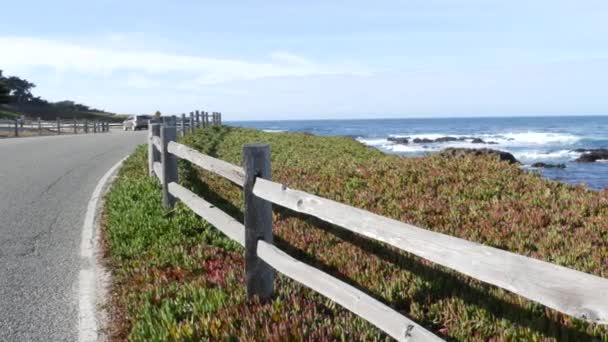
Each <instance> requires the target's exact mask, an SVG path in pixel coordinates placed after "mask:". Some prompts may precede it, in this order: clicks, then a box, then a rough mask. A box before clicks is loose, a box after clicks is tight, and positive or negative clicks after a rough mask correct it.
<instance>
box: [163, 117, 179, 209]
mask: <svg viewBox="0 0 608 342" xmlns="http://www.w3.org/2000/svg"><path fill="white" fill-rule="evenodd" d="M176 139H177V130H176V128H175V126H161V128H160V141H161V149H160V153H161V155H160V161H161V166H162V168H163V174H162V176H163V181H162V182H161V183H162V188H163V206H164V207H165V209H171V208H173V205H174V204H175V197H174V196H173V195H171V193H169V183H172V182H177V157H176V156H175V155H173V154H171V153H169V151H168V150H167V146H168V145H169V143H170V142H174V141H175V140H176Z"/></svg>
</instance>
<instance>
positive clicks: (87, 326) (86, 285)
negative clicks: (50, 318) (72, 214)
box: [78, 157, 126, 342]
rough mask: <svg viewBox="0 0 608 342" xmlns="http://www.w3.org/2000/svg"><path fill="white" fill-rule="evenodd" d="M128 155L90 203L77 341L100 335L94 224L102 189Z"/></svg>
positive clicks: (84, 236)
mask: <svg viewBox="0 0 608 342" xmlns="http://www.w3.org/2000/svg"><path fill="white" fill-rule="evenodd" d="M125 159H126V157H125V158H123V159H121V160H120V161H119V162H118V163H116V165H114V166H112V168H111V169H110V170H108V172H106V174H105V175H103V177H101V179H100V180H99V183H97V186H96V187H95V190H94V191H93V194H92V195H91V199H90V200H89V204H88V205H87V211H86V214H85V218H84V224H83V226H82V240H81V243H80V256H81V257H82V260H83V266H82V267H83V268H82V269H81V270H80V273H79V275H78V341H80V342H89V341H97V340H98V338H99V335H98V330H97V318H96V314H95V313H96V307H97V298H96V288H97V286H96V285H97V281H96V280H97V275H96V268H97V266H96V261H95V260H94V251H95V243H94V241H95V236H94V232H95V227H96V226H95V225H96V224H97V220H96V219H97V215H98V209H99V205H100V200H101V198H102V196H103V192H104V190H105V189H106V187H107V185H108V184H109V181H110V180H111V178H112V177H113V176H114V174H115V173H116V171H117V170H118V168H119V167H120V166H121V165H122V163H123V162H124V161H125Z"/></svg>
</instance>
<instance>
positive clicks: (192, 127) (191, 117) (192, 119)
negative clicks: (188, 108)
mask: <svg viewBox="0 0 608 342" xmlns="http://www.w3.org/2000/svg"><path fill="white" fill-rule="evenodd" d="M190 133H194V113H193V112H190Z"/></svg>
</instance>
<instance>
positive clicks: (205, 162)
mask: <svg viewBox="0 0 608 342" xmlns="http://www.w3.org/2000/svg"><path fill="white" fill-rule="evenodd" d="M169 153H172V154H174V155H176V156H178V157H180V158H182V159H186V160H188V161H190V162H191V163H193V164H195V165H197V166H199V167H201V168H203V169H205V170H207V171H211V172H213V173H216V174H218V175H220V176H222V177H224V178H227V179H228V180H229V181H231V182H233V183H234V184H236V185H239V186H243V184H245V171H243V168H242V167H239V166H236V165H233V164H230V163H228V162H225V161H223V160H220V159H217V158H213V157H210V156H208V155H206V154H202V153H200V152H198V151H197V150H195V149H192V148H190V147H188V146H185V145H182V144H179V143H176V142H171V143H169Z"/></svg>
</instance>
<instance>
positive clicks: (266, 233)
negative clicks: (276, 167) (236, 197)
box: [243, 144, 275, 301]
mask: <svg viewBox="0 0 608 342" xmlns="http://www.w3.org/2000/svg"><path fill="white" fill-rule="evenodd" d="M243 168H244V170H245V184H244V186H243V195H244V199H245V279H246V283H247V297H248V298H249V299H252V298H253V297H255V296H257V297H259V299H260V300H261V301H267V300H269V299H270V298H271V297H272V295H273V292H274V277H275V271H274V269H273V268H272V267H270V265H268V264H267V263H266V262H264V261H263V260H262V259H260V258H258V256H257V248H258V240H264V241H266V242H268V243H272V241H273V238H272V204H271V203H270V202H268V201H266V200H264V199H261V198H259V197H257V196H255V195H254V194H253V186H254V184H255V179H256V177H260V178H264V179H270V178H271V174H270V146H269V145H268V144H247V145H245V146H243Z"/></svg>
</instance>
